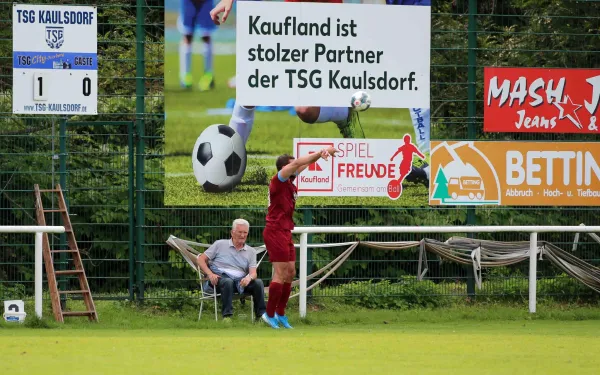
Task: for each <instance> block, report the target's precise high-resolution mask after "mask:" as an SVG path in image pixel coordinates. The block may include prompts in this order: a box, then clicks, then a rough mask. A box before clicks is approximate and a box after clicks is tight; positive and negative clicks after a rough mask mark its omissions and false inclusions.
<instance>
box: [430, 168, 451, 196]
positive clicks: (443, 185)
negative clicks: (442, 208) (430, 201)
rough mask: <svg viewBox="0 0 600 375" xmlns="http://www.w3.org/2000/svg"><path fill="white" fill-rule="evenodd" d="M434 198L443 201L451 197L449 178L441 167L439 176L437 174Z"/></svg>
mask: <svg viewBox="0 0 600 375" xmlns="http://www.w3.org/2000/svg"><path fill="white" fill-rule="evenodd" d="M433 198H434V199H439V200H440V201H441V202H442V203H444V201H445V200H446V199H448V198H450V194H449V193H448V179H447V178H446V174H445V173H444V170H443V169H442V168H440V170H439V171H438V173H437V176H435V191H434V193H433Z"/></svg>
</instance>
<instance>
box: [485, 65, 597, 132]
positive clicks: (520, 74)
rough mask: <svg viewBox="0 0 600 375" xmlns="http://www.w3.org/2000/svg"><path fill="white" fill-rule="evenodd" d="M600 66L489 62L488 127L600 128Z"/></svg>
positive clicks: (518, 129) (538, 129) (496, 129)
mask: <svg viewBox="0 0 600 375" xmlns="http://www.w3.org/2000/svg"><path fill="white" fill-rule="evenodd" d="M599 104H600V69H547V68H485V69H484V126H483V128H484V130H485V131H486V132H538V133H594V134H598V126H599V125H600V122H599V121H598V106H599Z"/></svg>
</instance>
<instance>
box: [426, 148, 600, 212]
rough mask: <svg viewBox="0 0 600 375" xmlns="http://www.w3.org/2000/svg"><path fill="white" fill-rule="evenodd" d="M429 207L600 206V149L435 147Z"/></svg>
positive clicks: (432, 150)
mask: <svg viewBox="0 0 600 375" xmlns="http://www.w3.org/2000/svg"><path fill="white" fill-rule="evenodd" d="M429 204H430V205H449V206H453V205H502V206H600V143H593V142H589V143H587V142H586V143H583V142H514V141H513V142H485V141H481V142H478V141H458V142H457V141H451V142H444V141H432V142H431V179H430V183H429Z"/></svg>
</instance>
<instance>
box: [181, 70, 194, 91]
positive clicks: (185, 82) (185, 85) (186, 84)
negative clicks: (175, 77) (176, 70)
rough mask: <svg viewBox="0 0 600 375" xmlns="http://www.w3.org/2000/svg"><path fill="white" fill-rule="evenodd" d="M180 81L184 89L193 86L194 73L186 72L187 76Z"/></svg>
mask: <svg viewBox="0 0 600 375" xmlns="http://www.w3.org/2000/svg"><path fill="white" fill-rule="evenodd" d="M179 83H180V84H181V87H183V88H184V89H190V88H192V73H186V75H185V76H183V77H181V78H180V79H179Z"/></svg>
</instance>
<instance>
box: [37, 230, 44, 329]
mask: <svg viewBox="0 0 600 375" xmlns="http://www.w3.org/2000/svg"><path fill="white" fill-rule="evenodd" d="M43 235H44V234H43V233H42V232H36V234H35V315H37V317H38V318H40V319H41V318H42V281H43V280H42V264H43V260H42V238H43Z"/></svg>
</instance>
